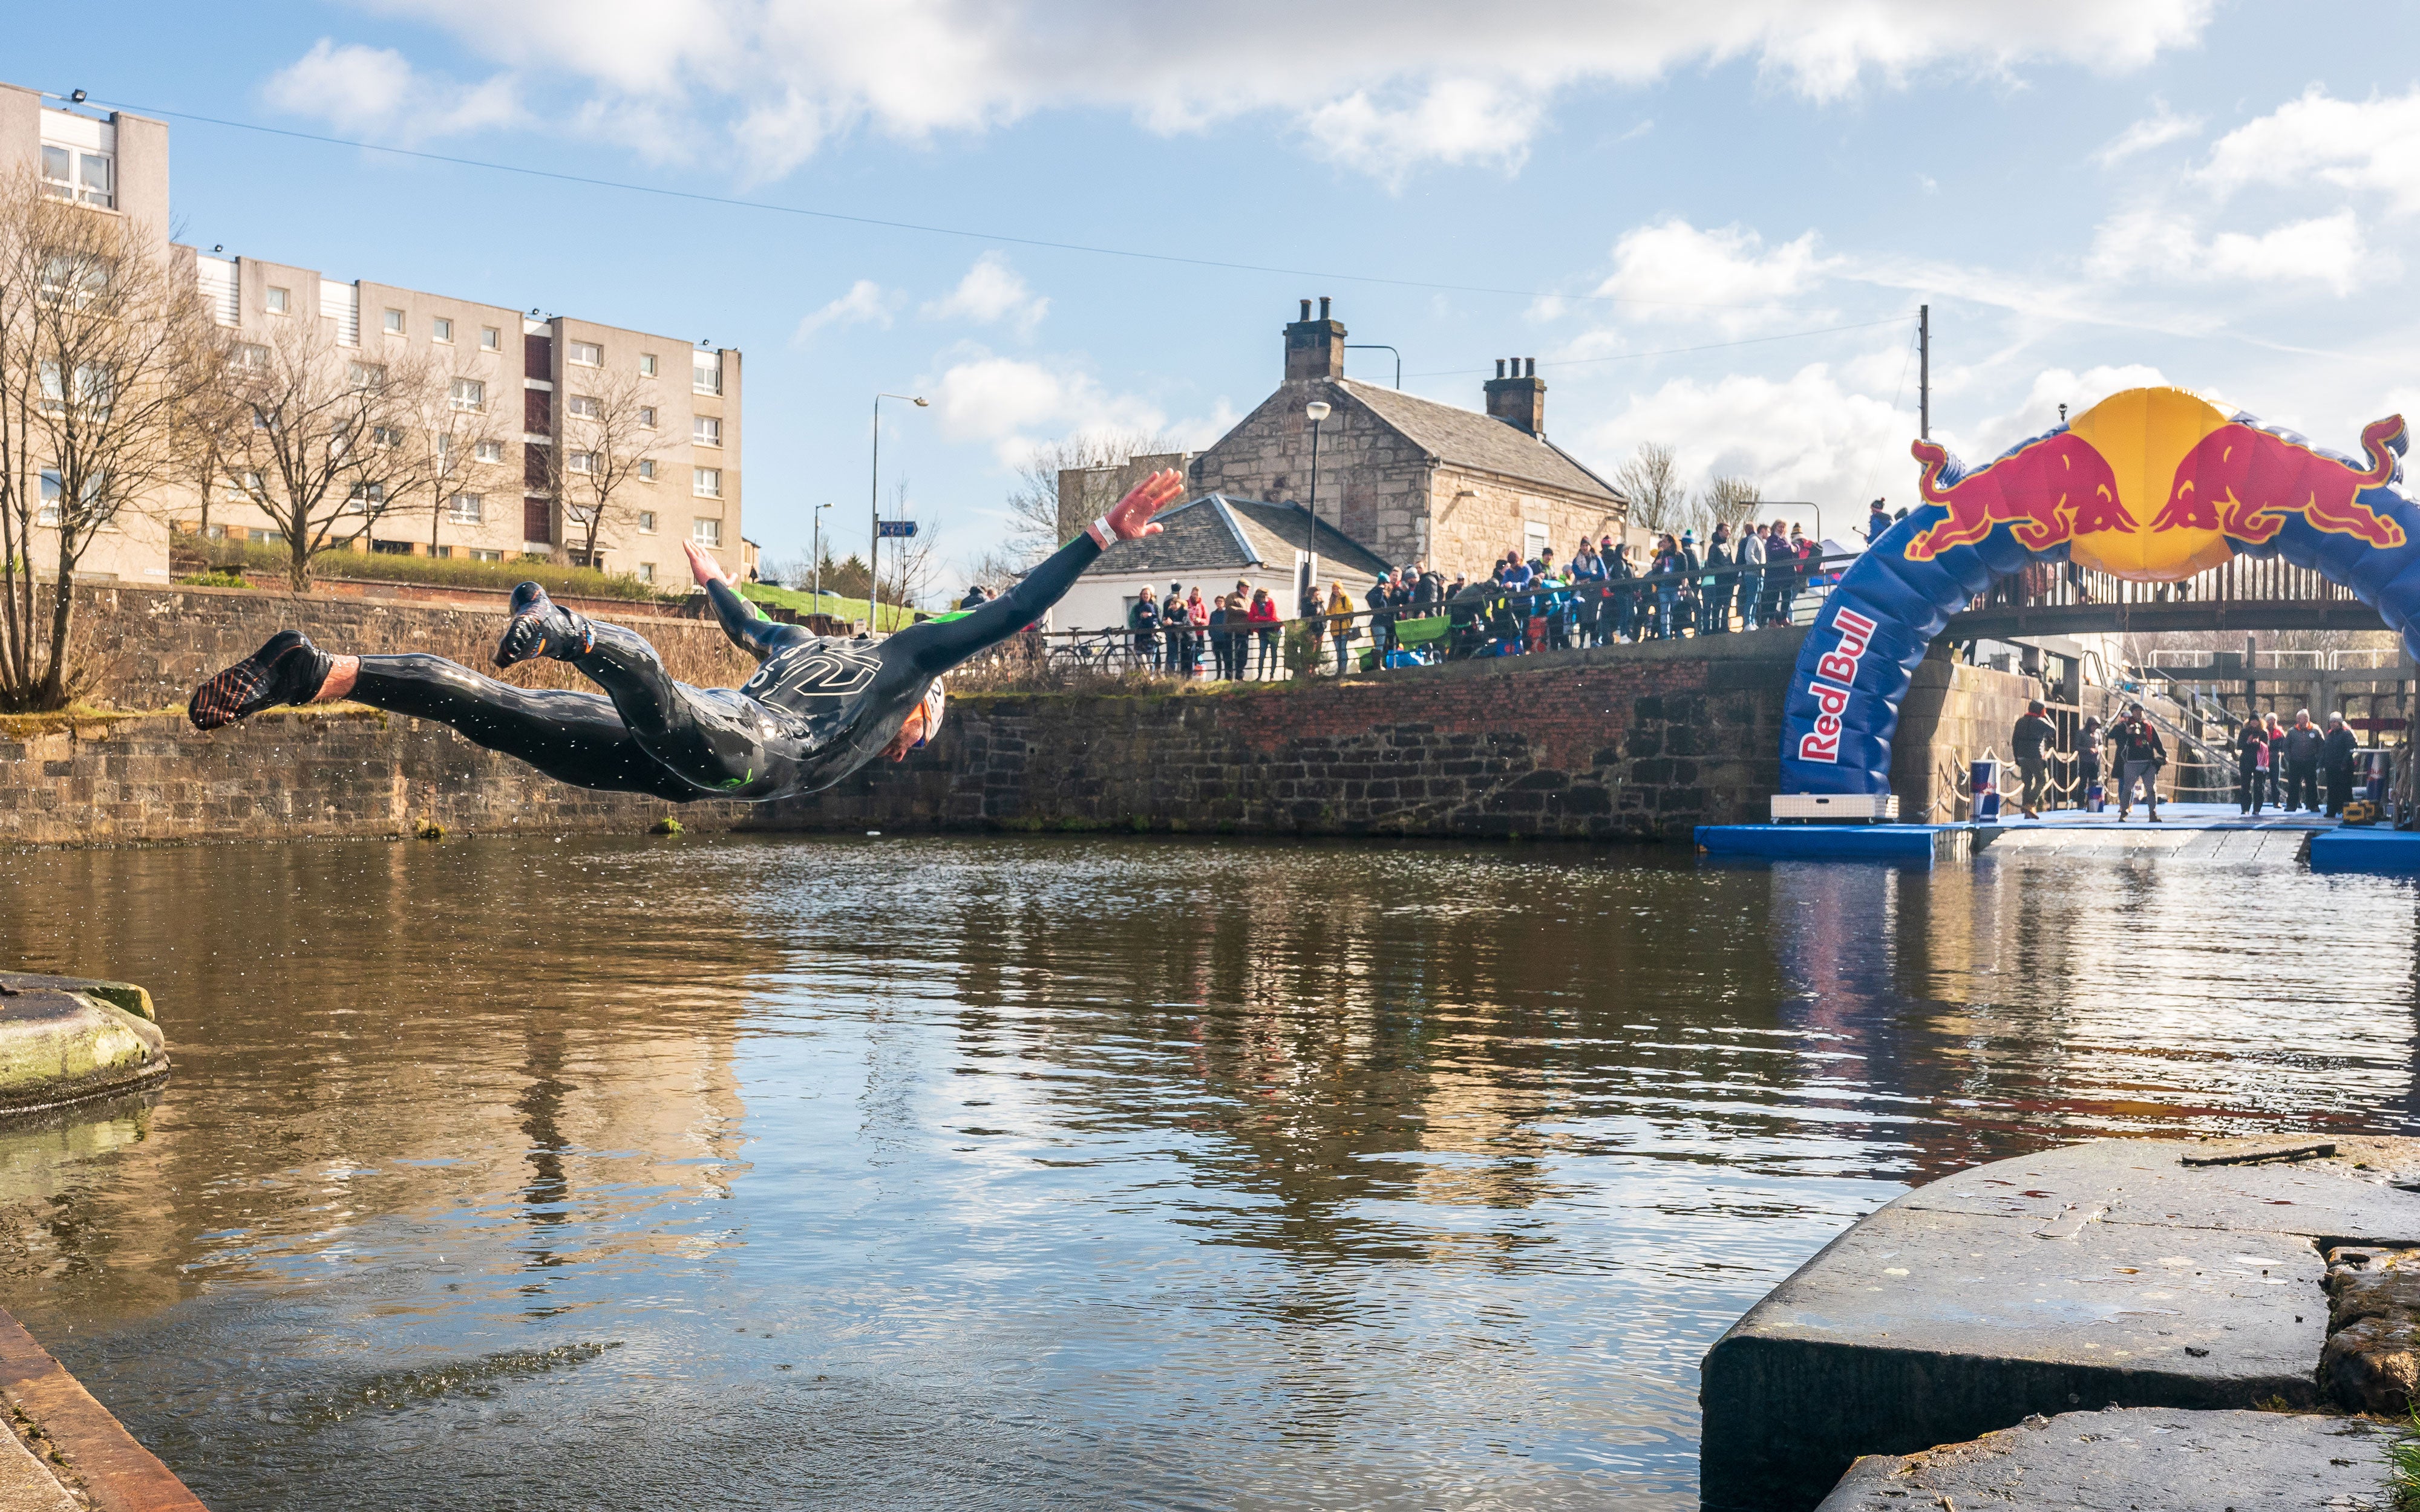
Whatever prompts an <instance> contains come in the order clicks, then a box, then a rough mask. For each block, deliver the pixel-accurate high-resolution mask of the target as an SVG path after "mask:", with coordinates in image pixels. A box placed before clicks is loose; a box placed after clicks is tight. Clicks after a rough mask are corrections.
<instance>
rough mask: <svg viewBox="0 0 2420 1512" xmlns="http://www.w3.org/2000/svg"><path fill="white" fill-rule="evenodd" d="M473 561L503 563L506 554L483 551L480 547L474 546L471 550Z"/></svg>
mask: <svg viewBox="0 0 2420 1512" xmlns="http://www.w3.org/2000/svg"><path fill="white" fill-rule="evenodd" d="M471 560H472V561H473V562H502V561H504V553H503V552H502V551H487V550H482V549H481V548H478V547H475V546H474V547H473V548H471Z"/></svg>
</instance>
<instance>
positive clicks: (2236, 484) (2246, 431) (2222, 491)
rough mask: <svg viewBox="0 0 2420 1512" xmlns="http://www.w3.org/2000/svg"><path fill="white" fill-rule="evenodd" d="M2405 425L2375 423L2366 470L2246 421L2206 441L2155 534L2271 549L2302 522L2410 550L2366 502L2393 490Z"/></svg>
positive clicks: (2181, 475) (2192, 456) (2366, 431)
mask: <svg viewBox="0 0 2420 1512" xmlns="http://www.w3.org/2000/svg"><path fill="white" fill-rule="evenodd" d="M2402 438H2403V417H2402V416H2401V415H2389V416H2387V417H2386V418H2385V419H2384V420H2379V421H2373V422H2371V423H2370V424H2368V425H2366V426H2365V427H2364V428H2363V430H2362V433H2361V445H2362V450H2363V452H2364V453H2366V455H2368V457H2369V466H2368V467H2367V468H2366V469H2362V468H2355V467H2350V466H2349V465H2347V464H2346V463H2343V462H2340V461H2338V460H2336V459H2335V457H2332V456H2327V455H2322V454H2320V453H2319V452H2317V451H2314V450H2313V449H2311V448H2310V447H2308V446H2305V445H2302V444H2300V443H2299V442H2295V441H2289V440H2287V439H2285V438H2284V437H2282V436H2276V435H2273V434H2271V433H2270V432H2268V431H2265V430H2259V429H2256V428H2255V427H2253V426H2251V425H2247V424H2243V423H2242V421H2234V422H2230V423H2229V424H2225V425H2221V426H2220V427H2219V428H2218V429H2216V430H2214V431H2211V433H2210V434H2209V435H2207V436H2205V437H2203V438H2202V439H2201V440H2200V442H2199V443H2198V444H2196V445H2195V447H2194V449H2193V450H2192V451H2191V452H2188V453H2187V454H2185V459H2184V460H2183V461H2182V462H2180V463H2179V464H2178V465H2177V475H2176V482H2175V484H2174V486H2172V487H2171V488H2170V489H2169V492H2168V501H2167V504H2166V506H2165V507H2164V508H2163V509H2162V510H2161V511H2160V513H2159V517H2157V518H2156V519H2154V520H2153V521H2152V522H2151V529H2153V530H2155V531H2164V530H2175V529H2186V530H2206V531H2210V530H2214V531H2224V532H2226V534H2227V536H2228V537H2229V538H2230V539H2233V540H2238V541H2242V542H2244V543H2245V544H2247V545H2250V546H2266V545H2268V544H2269V543H2270V542H2271V541H2273V540H2275V539H2276V537H2277V532H2279V531H2281V530H2284V529H2285V528H2286V521H2287V518H2288V517H2289V516H2293V515H2300V516H2302V517H2303V518H2304V521H2306V522H2307V523H2308V524H2309V525H2310V527H2311V528H2312V529H2313V530H2316V531H2327V532H2331V533H2333V534H2336V535H2352V536H2358V537H2359V538H2360V539H2362V540H2364V541H2366V542H2368V543H2369V544H2370V545H2371V546H2374V547H2377V548H2380V549H2381V550H2383V549H2387V548H2393V547H2398V546H2401V545H2402V544H2403V541H2404V534H2403V527H2402V526H2400V525H2398V524H2397V523H2396V522H2395V521H2394V520H2392V519H2390V518H2388V517H2386V516H2384V515H2382V514H2381V513H2380V512H2379V511H2378V510H2377V509H2376V508H2374V507H2372V506H2371V505H2369V504H2367V503H2365V502H2363V501H2362V499H2361V494H2362V491H2363V490H2364V489H2367V488H2376V487H2380V486H2383V485H2385V484H2387V483H2389V482H2392V481H2393V480H2394V477H2395V470H2396V466H2397V453H2396V446H2395V443H2396V442H2397V441H2399V440H2402Z"/></svg>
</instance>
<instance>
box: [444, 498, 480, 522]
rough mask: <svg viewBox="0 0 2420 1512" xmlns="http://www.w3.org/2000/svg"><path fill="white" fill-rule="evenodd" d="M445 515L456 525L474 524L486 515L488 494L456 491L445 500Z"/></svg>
mask: <svg viewBox="0 0 2420 1512" xmlns="http://www.w3.org/2000/svg"><path fill="white" fill-rule="evenodd" d="M446 504H447V508H446V511H445V517H446V518H447V519H450V520H452V521H453V522H454V523H455V524H457V525H476V524H478V523H479V522H480V521H481V520H483V519H486V518H487V517H488V496H487V495H486V494H477V493H458V494H456V495H455V496H454V497H453V498H452V499H449V500H447V501H446Z"/></svg>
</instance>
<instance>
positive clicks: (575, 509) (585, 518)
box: [563, 504, 597, 525]
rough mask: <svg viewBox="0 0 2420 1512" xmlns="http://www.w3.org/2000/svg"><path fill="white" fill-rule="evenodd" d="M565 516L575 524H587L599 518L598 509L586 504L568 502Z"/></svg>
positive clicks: (565, 507) (564, 511)
mask: <svg viewBox="0 0 2420 1512" xmlns="http://www.w3.org/2000/svg"><path fill="white" fill-rule="evenodd" d="M563 517H564V518H566V519H567V520H569V521H571V523H573V524H574V525H586V524H588V523H590V522H591V521H593V520H595V519H596V518H597V511H596V510H594V509H592V508H590V507H589V506H588V505H586V504H566V505H564V506H563Z"/></svg>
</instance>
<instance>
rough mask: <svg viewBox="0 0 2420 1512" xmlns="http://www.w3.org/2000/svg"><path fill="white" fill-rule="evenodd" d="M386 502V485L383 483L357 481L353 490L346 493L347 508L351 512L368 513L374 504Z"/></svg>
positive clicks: (355, 513)
mask: <svg viewBox="0 0 2420 1512" xmlns="http://www.w3.org/2000/svg"><path fill="white" fill-rule="evenodd" d="M385 502H386V485H385V484H382V483H357V484H354V485H353V490H352V492H350V493H349V494H347V495H345V509H346V512H347V513H349V514H354V515H366V514H368V513H369V512H370V509H371V507H372V506H373V505H377V504H383V503H385Z"/></svg>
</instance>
